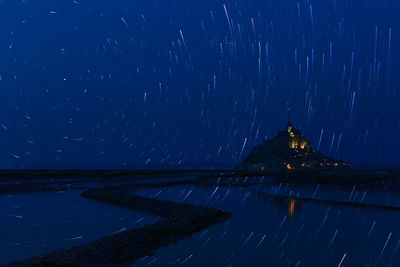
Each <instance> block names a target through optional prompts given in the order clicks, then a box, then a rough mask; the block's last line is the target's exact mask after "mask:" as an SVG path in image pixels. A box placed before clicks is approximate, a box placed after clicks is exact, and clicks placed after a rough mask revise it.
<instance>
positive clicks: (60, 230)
mask: <svg viewBox="0 0 400 267" xmlns="http://www.w3.org/2000/svg"><path fill="white" fill-rule="evenodd" d="M81 192H82V191H78V190H74V191H65V192H49V193H30V194H9V195H0V264H2V263H8V262H10V261H14V260H18V259H23V258H27V257H33V256H38V255H40V254H42V253H45V252H49V251H52V250H55V249H59V248H69V247H72V246H75V245H80V244H85V243H88V242H90V241H93V240H96V239H98V238H100V237H103V236H107V235H111V234H113V233H116V232H118V231H125V230H128V229H132V228H138V227H141V226H143V225H146V224H149V223H154V222H156V221H158V220H160V219H161V218H158V217H156V216H153V215H150V214H145V213H142V212H140V211H135V210H131V209H125V208H121V207H118V206H113V205H109V204H107V203H102V202H98V201H94V200H90V199H86V198H84V197H81V196H80V193H81Z"/></svg>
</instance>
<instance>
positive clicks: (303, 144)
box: [300, 141, 307, 149]
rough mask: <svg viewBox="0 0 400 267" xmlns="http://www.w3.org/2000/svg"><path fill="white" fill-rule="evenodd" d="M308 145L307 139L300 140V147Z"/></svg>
mask: <svg viewBox="0 0 400 267" xmlns="http://www.w3.org/2000/svg"><path fill="white" fill-rule="evenodd" d="M306 145H307V142H306V141H301V142H300V148H301V149H304V148H305V147H306Z"/></svg>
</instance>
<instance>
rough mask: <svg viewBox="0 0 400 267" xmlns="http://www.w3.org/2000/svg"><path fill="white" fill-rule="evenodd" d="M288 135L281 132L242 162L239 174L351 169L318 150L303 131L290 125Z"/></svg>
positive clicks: (286, 132) (287, 129)
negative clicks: (249, 171)
mask: <svg viewBox="0 0 400 267" xmlns="http://www.w3.org/2000/svg"><path fill="white" fill-rule="evenodd" d="M288 113H289V114H288V122H287V125H286V129H285V130H284V131H278V133H277V135H276V136H275V137H274V138H273V139H271V140H265V141H264V143H263V144H261V145H259V146H257V147H255V148H253V150H252V151H251V153H250V155H249V156H248V157H247V158H246V159H245V160H244V161H243V162H241V163H240V164H239V165H238V166H236V169H239V170H254V171H256V170H257V171H264V170H282V169H283V170H298V169H327V168H329V169H340V168H348V166H347V164H346V163H345V162H343V161H340V160H336V159H333V158H329V157H327V156H325V155H323V154H322V153H320V152H318V151H316V150H314V149H313V148H312V147H311V146H310V142H309V141H308V140H307V138H306V137H305V136H304V135H302V133H301V131H300V130H299V129H297V128H296V127H294V126H293V125H292V124H291V122H290V112H288Z"/></svg>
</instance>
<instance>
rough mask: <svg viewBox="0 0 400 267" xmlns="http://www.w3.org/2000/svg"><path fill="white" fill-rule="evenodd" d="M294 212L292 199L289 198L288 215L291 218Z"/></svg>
mask: <svg viewBox="0 0 400 267" xmlns="http://www.w3.org/2000/svg"><path fill="white" fill-rule="evenodd" d="M293 213H294V199H291V200H290V202H289V217H290V218H291V217H292V216H293Z"/></svg>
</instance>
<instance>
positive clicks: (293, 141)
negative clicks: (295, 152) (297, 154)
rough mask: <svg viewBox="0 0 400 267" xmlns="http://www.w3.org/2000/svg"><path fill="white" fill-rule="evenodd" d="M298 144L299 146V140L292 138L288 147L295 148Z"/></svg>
mask: <svg viewBox="0 0 400 267" xmlns="http://www.w3.org/2000/svg"><path fill="white" fill-rule="evenodd" d="M298 146H299V142H298V141H297V139H293V140H292V143H291V145H290V147H291V148H297V147H298Z"/></svg>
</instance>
